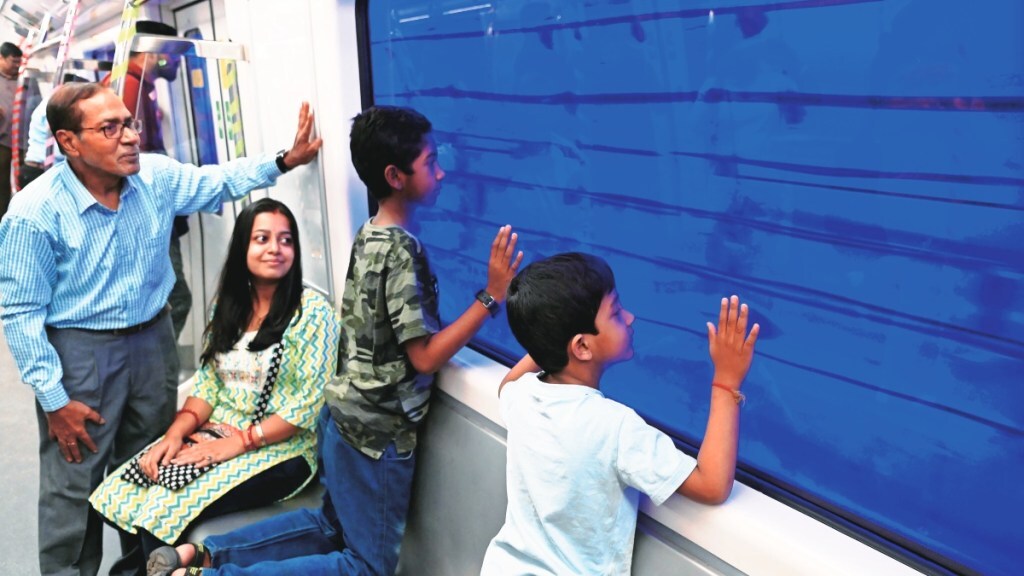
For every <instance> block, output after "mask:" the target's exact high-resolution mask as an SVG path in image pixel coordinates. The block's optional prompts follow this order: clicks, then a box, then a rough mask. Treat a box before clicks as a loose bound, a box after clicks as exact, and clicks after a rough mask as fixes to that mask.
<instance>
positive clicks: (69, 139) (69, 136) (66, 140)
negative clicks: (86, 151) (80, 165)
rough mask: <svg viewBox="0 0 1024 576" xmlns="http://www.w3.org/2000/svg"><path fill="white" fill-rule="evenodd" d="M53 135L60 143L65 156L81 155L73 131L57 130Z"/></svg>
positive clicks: (75, 156) (74, 156)
mask: <svg viewBox="0 0 1024 576" xmlns="http://www.w3.org/2000/svg"><path fill="white" fill-rule="evenodd" d="M53 137H54V138H55V139H56V140H57V142H59V143H60V147H61V149H62V150H63V154H64V155H65V156H69V157H72V158H77V157H79V156H80V155H81V153H80V152H79V150H78V144H79V141H78V138H76V137H75V133H74V132H72V131H71V130H57V133H56V134H54V135H53Z"/></svg>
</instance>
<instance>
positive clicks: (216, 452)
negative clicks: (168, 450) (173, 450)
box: [171, 434, 245, 466]
mask: <svg viewBox="0 0 1024 576" xmlns="http://www.w3.org/2000/svg"><path fill="white" fill-rule="evenodd" d="M244 453H245V446H244V445H243V440H242V435H241V434H236V435H234V436H231V437H229V438H221V439H219V440H211V441H209V442H201V443H199V444H193V445H191V446H186V447H185V448H182V450H181V451H180V452H178V455H177V456H176V457H175V458H174V459H172V460H171V464H193V465H196V466H209V465H210V464H218V463H220V462H226V461H228V460H231V459H232V458H234V457H235V456H239V455H241V454H244Z"/></svg>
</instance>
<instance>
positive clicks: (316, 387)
mask: <svg viewBox="0 0 1024 576" xmlns="http://www.w3.org/2000/svg"><path fill="white" fill-rule="evenodd" d="M339 323H340V321H339V319H338V317H337V314H336V313H335V312H334V309H333V307H332V306H331V304H330V303H329V302H328V301H327V299H326V298H324V297H323V296H321V295H320V294H319V293H317V292H315V291H313V290H303V288H302V258H301V249H300V243H299V230H298V227H297V225H296V223H295V217H294V216H293V215H292V212H291V211H290V210H289V209H288V208H287V207H286V206H285V205H284V204H282V203H280V202H278V201H276V200H270V199H267V198H264V199H262V200H258V201H256V202H255V203H253V204H250V205H249V206H247V207H246V208H245V210H243V211H242V212H241V214H239V216H238V220H236V221H235V228H234V232H233V233H232V236H231V243H230V247H229V248H228V256H227V260H226V261H225V263H224V269H223V272H222V273H221V277H220V285H219V287H218V290H217V299H216V300H215V303H214V312H213V318H212V319H211V320H210V323H209V324H208V325H207V327H206V346H205V349H204V351H203V355H202V366H201V367H200V368H199V370H198V371H197V372H196V376H195V389H194V390H193V392H192V395H191V396H189V398H188V399H187V400H186V401H185V406H184V408H183V409H182V410H180V411H179V412H178V415H177V417H176V418H175V420H174V423H173V424H171V427H170V428H169V429H168V430H167V433H166V435H164V437H163V438H162V439H161V440H160V441H159V442H157V443H156V444H155V445H153V446H152V447H150V448H148V449H147V450H146V451H144V452H143V454H142V457H141V458H140V459H139V467H140V468H141V469H142V472H144V473H145V475H146V476H148V478H149V479H150V480H151V481H153V482H155V481H156V480H157V479H158V468H162V469H164V471H165V472H166V471H167V470H168V469H167V465H168V464H176V465H182V464H192V465H194V466H200V467H206V466H214V467H213V468H210V469H209V470H208V471H207V472H205V473H203V474H202V475H200V476H199V477H198V478H196V479H195V480H193V481H191V482H189V483H188V484H186V485H185V486H184V487H182V488H180V489H178V490H171V489H169V488H166V487H164V486H162V485H160V484H153V485H152V486H150V487H143V486H140V485H139V484H138V483H133V482H131V481H129V480H127V479H125V478H123V477H122V474H123V473H124V472H125V470H126V469H127V468H129V465H128V464H126V465H125V466H122V467H121V468H120V469H118V470H116V471H115V472H114V473H112V474H111V475H110V476H108V477H107V479H106V480H104V482H103V484H101V485H100V487H99V489H97V490H96V492H94V493H93V495H92V497H91V498H90V499H89V501H90V502H91V503H92V505H93V507H94V508H95V509H96V510H97V511H98V512H99V513H100V514H102V515H103V516H105V517H106V518H107V519H108V520H110V521H111V522H112V523H114V524H116V525H117V526H118V527H119V528H121V529H122V530H125V531H128V532H137V533H138V534H139V536H140V538H141V544H142V550H143V552H144V556H142V557H141V558H147V557H149V554H150V553H151V552H153V551H154V550H156V549H157V548H159V547H160V546H162V545H164V543H175V542H177V541H178V540H179V539H180V538H181V537H182V535H183V534H185V533H186V531H187V530H188V527H189V526H190V525H191V524H193V523H194V522H195V521H196V520H197V519H200V518H211V517H214V516H219V515H222V514H226V513H229V512H234V511H237V510H243V509H248V508H254V507H258V506H264V505H266V504H270V503H271V502H274V501H277V500H281V499H283V498H288V497H290V496H292V495H294V494H295V493H296V492H297V491H298V490H299V489H301V488H302V487H303V486H305V485H306V483H307V482H309V481H310V480H311V479H312V478H314V477H315V474H316V421H317V416H318V414H319V412H320V408H321V407H322V405H323V387H324V384H325V383H326V382H327V380H329V379H330V378H331V376H332V375H333V374H334V371H335V368H336V366H337V346H338V336H339V330H340V326H339ZM281 350H283V353H282V352H281ZM275 354H281V359H280V369H279V370H276V372H274V370H275V369H274V367H273V362H272V358H273V356H274V355H275ZM270 372H274V373H275V374H276V380H275V381H273V384H272V387H271V388H270V393H269V403H268V404H266V405H265V406H266V414H267V416H266V418H265V419H263V420H262V421H260V422H259V423H257V424H254V425H251V424H250V421H251V420H253V418H254V414H255V412H256V409H257V405H258V403H260V402H261V401H262V400H263V396H262V395H261V390H262V389H263V387H264V386H266V385H267V384H266V382H267V381H268V374H269V373H270ZM207 421H209V422H215V423H220V424H227V425H230V426H231V427H233V428H234V429H236V430H237V431H235V433H234V435H233V436H230V437H227V438H224V439H220V440H213V441H210V442H205V443H201V444H195V445H193V446H189V445H188V444H184V443H183V442H184V439H186V438H188V437H189V435H190V434H192V433H193V432H195V431H196V429H197V428H199V426H200V424H202V423H205V422H207ZM167 550H168V551H169V552H170V554H171V558H172V559H173V558H174V556H173V554H174V550H173V549H172V548H168V549H167ZM140 568H141V566H140Z"/></svg>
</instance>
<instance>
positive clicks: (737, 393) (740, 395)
mask: <svg viewBox="0 0 1024 576" xmlns="http://www.w3.org/2000/svg"><path fill="white" fill-rule="evenodd" d="M711 386H712V387H714V388H721V389H722V390H725V391H726V392H728V393H730V394H732V397H733V399H734V400H736V404H738V405H740V406H742V405H743V403H744V402H746V401H747V397H746V396H744V395H743V393H742V392H740V391H739V390H736V389H735V388H730V387H728V386H726V385H725V384H719V383H718V382H712V383H711Z"/></svg>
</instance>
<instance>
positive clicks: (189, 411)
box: [174, 408, 203, 428]
mask: <svg viewBox="0 0 1024 576" xmlns="http://www.w3.org/2000/svg"><path fill="white" fill-rule="evenodd" d="M182 414H190V415H191V416H192V417H193V418H195V419H196V428H199V425H200V424H202V423H203V421H202V420H200V419H199V414H198V413H197V412H196V411H195V410H192V409H191V408H182V409H181V410H178V413H177V414H175V415H174V417H175V418H177V417H178V416H181V415H182Z"/></svg>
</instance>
